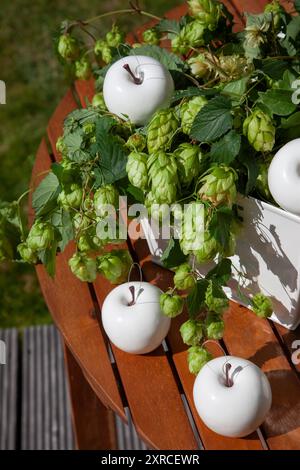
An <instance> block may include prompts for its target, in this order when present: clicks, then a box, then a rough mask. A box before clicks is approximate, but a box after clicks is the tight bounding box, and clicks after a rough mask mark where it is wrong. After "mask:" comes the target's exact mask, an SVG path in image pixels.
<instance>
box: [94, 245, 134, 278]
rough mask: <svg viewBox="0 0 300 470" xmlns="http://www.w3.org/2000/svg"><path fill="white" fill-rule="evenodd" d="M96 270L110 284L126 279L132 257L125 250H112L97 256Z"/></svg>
mask: <svg viewBox="0 0 300 470" xmlns="http://www.w3.org/2000/svg"><path fill="white" fill-rule="evenodd" d="M97 266H98V272H99V273H100V274H102V275H103V276H104V277H106V279H108V280H109V281H110V282H111V283H112V284H122V283H123V282H126V281H127V278H128V273H129V270H130V268H131V266H132V259H131V256H130V254H129V252H128V251H127V250H114V251H111V252H110V253H106V254H105V255H103V256H98V258H97Z"/></svg>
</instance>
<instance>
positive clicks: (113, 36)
mask: <svg viewBox="0 0 300 470" xmlns="http://www.w3.org/2000/svg"><path fill="white" fill-rule="evenodd" d="M105 39H106V43H107V44H108V46H109V47H118V46H120V44H123V43H124V41H125V35H124V33H123V32H121V31H120V29H119V27H118V26H117V25H113V27H112V29H111V31H109V32H108V33H107V34H106V36H105Z"/></svg>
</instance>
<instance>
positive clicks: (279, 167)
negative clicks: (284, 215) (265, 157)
mask: <svg viewBox="0 0 300 470" xmlns="http://www.w3.org/2000/svg"><path fill="white" fill-rule="evenodd" d="M268 182H269V188H270V191H271V194H272V196H273V198H274V200H275V201H276V202H277V204H279V206H280V207H282V209H285V210H287V211H289V212H292V213H293V214H296V215H300V139H295V140H291V141H290V142H288V143H287V144H286V145H284V146H283V147H282V148H281V149H280V150H279V151H278V152H277V153H276V155H275V157H274V158H273V160H272V162H271V165H270V168H269V174H268Z"/></svg>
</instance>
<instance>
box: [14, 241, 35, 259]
mask: <svg viewBox="0 0 300 470" xmlns="http://www.w3.org/2000/svg"><path fill="white" fill-rule="evenodd" d="M17 250H18V252H19V254H20V256H21V258H22V260H23V261H25V262H26V263H30V264H36V263H37V261H38V257H37V254H36V252H35V251H33V250H32V249H31V248H29V246H28V245H27V243H26V242H23V243H20V244H19V245H18V247H17Z"/></svg>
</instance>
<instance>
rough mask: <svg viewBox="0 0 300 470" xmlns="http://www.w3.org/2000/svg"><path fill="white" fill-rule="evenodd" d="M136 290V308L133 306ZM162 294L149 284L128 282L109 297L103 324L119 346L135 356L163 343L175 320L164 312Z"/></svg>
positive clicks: (112, 339)
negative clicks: (160, 302)
mask: <svg viewBox="0 0 300 470" xmlns="http://www.w3.org/2000/svg"><path fill="white" fill-rule="evenodd" d="M132 288H134V292H135V294H134V295H135V299H136V301H135V303H134V305H130V304H131V303H132V299H133V297H132V292H131V289H132ZM161 293H162V291H161V290H160V289H159V288H158V287H156V286H153V285H152V284H150V283H148V282H126V283H125V284H121V285H120V286H118V287H116V288H115V289H113V290H112V291H111V292H110V293H109V294H108V296H107V297H106V299H105V301H104V303H103V306H102V324H103V327H104V330H105V332H106V334H107V336H108V337H109V339H110V341H111V342H112V343H113V344H114V345H115V346H117V347H118V348H119V349H122V351H125V352H128V353H131V354H146V353H149V352H151V351H154V349H156V348H157V347H158V346H159V345H160V344H161V343H162V341H163V340H164V339H165V337H166V336H167V334H168V331H169V328H170V324H171V320H170V318H168V317H166V316H165V315H163V313H162V311H161V309H160V305H159V298H160V295H161Z"/></svg>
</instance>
